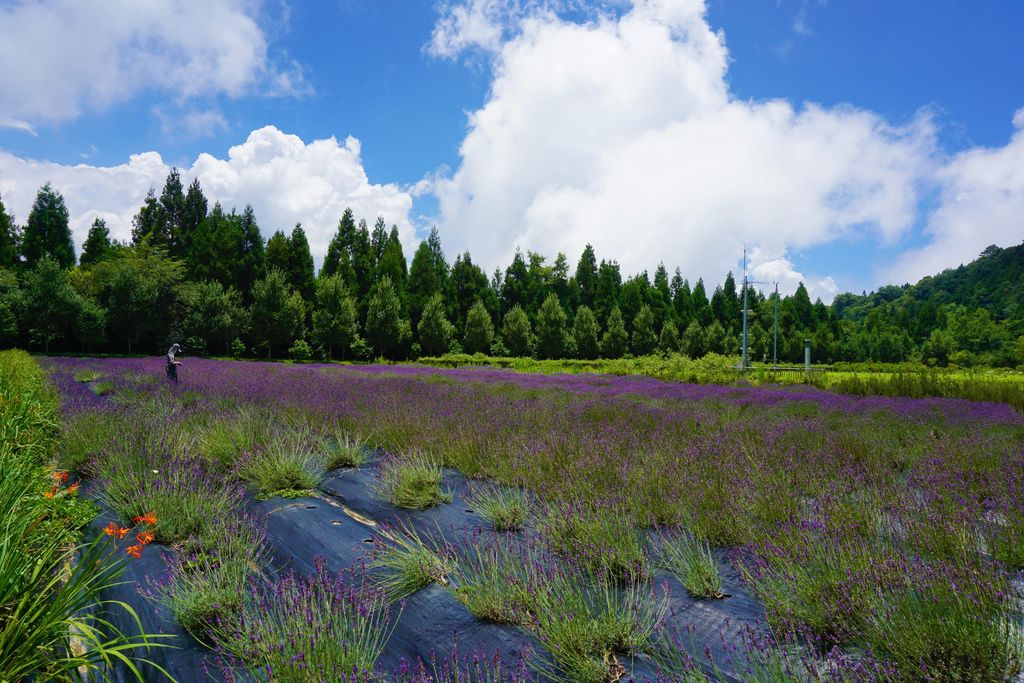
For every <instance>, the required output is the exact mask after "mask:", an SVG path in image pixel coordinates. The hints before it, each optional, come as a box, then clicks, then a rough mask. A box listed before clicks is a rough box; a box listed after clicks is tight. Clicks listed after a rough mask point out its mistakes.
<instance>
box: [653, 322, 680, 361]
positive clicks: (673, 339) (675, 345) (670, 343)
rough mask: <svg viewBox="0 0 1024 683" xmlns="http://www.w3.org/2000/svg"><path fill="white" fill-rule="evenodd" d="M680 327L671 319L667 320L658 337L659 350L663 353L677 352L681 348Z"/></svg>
mask: <svg viewBox="0 0 1024 683" xmlns="http://www.w3.org/2000/svg"><path fill="white" fill-rule="evenodd" d="M679 344H680V341H679V328H677V327H676V324H675V323H674V322H672V321H671V320H666V321H665V324H664V325H662V327H661V335H659V337H658V350H659V351H661V352H662V353H675V352H677V351H678V350H679Z"/></svg>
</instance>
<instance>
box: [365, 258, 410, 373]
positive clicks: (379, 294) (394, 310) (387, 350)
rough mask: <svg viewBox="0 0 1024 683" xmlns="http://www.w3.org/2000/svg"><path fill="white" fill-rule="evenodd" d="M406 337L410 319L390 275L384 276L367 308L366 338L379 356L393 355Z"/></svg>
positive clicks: (387, 356)
mask: <svg viewBox="0 0 1024 683" xmlns="http://www.w3.org/2000/svg"><path fill="white" fill-rule="evenodd" d="M408 337H409V321H407V320H405V319H403V317H402V302H401V299H400V298H399V296H398V291H397V290H396V288H395V285H394V283H393V282H392V281H391V278H390V277H388V276H387V275H385V276H383V277H382V278H381V279H380V281H379V282H378V283H377V286H376V288H374V291H373V295H372V296H371V297H370V302H369V305H368V306H367V310H366V341H367V343H368V344H369V345H370V348H372V349H373V352H374V353H375V354H376V355H378V356H383V357H385V358H392V357H393V356H394V355H395V354H396V353H397V351H398V349H399V348H401V346H402V344H403V343H404V342H405V341H406V340H407V339H408Z"/></svg>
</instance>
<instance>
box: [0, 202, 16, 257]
mask: <svg viewBox="0 0 1024 683" xmlns="http://www.w3.org/2000/svg"><path fill="white" fill-rule="evenodd" d="M20 242H21V235H20V234H19V232H18V226H16V225H15V224H14V217H13V216H11V215H10V214H8V213H7V208H6V207H5V206H4V202H3V199H2V198H0V268H11V267H13V266H14V264H15V263H17V261H18V252H19V250H20V248H21V245H20Z"/></svg>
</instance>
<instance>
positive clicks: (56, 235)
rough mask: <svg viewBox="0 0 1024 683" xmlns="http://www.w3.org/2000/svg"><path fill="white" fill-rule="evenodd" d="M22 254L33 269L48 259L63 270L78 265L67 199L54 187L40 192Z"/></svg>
mask: <svg viewBox="0 0 1024 683" xmlns="http://www.w3.org/2000/svg"><path fill="white" fill-rule="evenodd" d="M21 253H22V255H23V256H24V257H25V262H26V263H27V264H28V265H29V266H34V265H35V264H36V263H38V262H39V261H41V260H43V259H45V258H47V257H48V258H51V259H53V260H54V261H56V262H57V263H58V264H59V265H60V267H61V268H65V269H67V268H70V267H71V266H73V265H75V246H74V244H73V243H72V241H71V227H70V226H69V225H68V209H67V207H66V206H65V205H64V195H62V194H61V193H60V192H58V191H57V190H55V189H53V186H52V185H50V183H46V184H45V185H43V186H42V187H41V188H39V192H38V193H37V194H36V199H35V201H34V202H33V203H32V211H31V213H29V215H28V222H27V223H26V224H25V234H24V236H23V237H22V241H21Z"/></svg>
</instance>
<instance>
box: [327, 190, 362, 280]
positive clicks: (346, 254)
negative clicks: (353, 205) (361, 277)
mask: <svg viewBox="0 0 1024 683" xmlns="http://www.w3.org/2000/svg"><path fill="white" fill-rule="evenodd" d="M356 230H357V229H356V219H355V216H354V215H353V214H352V209H350V208H347V207H346V209H345V211H344V212H343V213H342V214H341V219H340V220H339V221H338V230H337V231H336V232H335V233H334V237H333V238H331V243H330V244H329V245H327V254H326V255H325V256H324V264H323V266H321V268H320V277H324V276H325V275H326V276H331V275H334V274H336V273H340V274H341V278H342V280H343V281H344V282H345V286H346V287H347V288H348V290H349V292H356V291H357V288H358V286H359V285H358V283H357V282H356V271H355V264H354V262H353V256H354V247H355V242H356Z"/></svg>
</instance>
